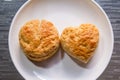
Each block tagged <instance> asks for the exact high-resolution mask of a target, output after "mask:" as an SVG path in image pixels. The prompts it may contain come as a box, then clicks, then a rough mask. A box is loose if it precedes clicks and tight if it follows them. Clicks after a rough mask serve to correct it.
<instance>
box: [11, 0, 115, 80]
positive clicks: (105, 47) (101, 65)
mask: <svg viewBox="0 0 120 80" xmlns="http://www.w3.org/2000/svg"><path fill="white" fill-rule="evenodd" d="M32 19H40V20H41V19H46V20H49V21H51V22H53V23H54V24H55V26H56V27H57V29H58V31H59V34H61V32H62V31H63V29H64V28H65V27H67V26H79V25H80V24H82V23H91V24H95V25H96V26H97V28H98V29H99V33H100V37H99V44H98V47H97V49H96V50H95V54H94V56H93V57H92V59H91V60H90V62H89V63H88V64H81V63H78V62H76V61H75V60H73V59H71V58H70V57H69V56H68V55H66V53H65V52H64V51H63V50H61V49H60V50H59V52H58V53H57V54H56V55H55V56H53V57H52V58H50V59H49V60H46V61H43V62H40V63H38V64H36V65H37V66H36V65H35V64H33V63H32V62H31V61H30V60H28V59H27V58H26V57H25V55H24V53H23V52H22V50H21V48H20V45H19V38H18V33H19V30H20V28H21V27H22V26H23V24H24V23H25V22H27V21H29V20H32ZM113 42H114V40H113V31H112V27H111V24H110V22H109V19H108V17H107V16H106V14H105V12H104V11H103V10H102V9H101V7H100V6H99V5H98V4H97V3H96V2H95V1H92V0H31V1H27V2H26V3H25V4H24V5H23V6H22V7H21V8H20V9H19V11H18V12H17V14H16V16H15V17H14V19H13V21H12V24H11V27H10V32H9V50H10V55H11V58H12V61H13V63H14V65H15V67H16V68H17V70H18V71H19V73H20V74H21V75H22V76H23V77H24V78H25V79H26V80H88V79H89V80H95V79H97V78H98V77H99V76H100V75H101V73H102V72H103V71H104V69H105V68H106V66H107V65H108V62H109V61H110V58H111V55H112V50H113Z"/></svg>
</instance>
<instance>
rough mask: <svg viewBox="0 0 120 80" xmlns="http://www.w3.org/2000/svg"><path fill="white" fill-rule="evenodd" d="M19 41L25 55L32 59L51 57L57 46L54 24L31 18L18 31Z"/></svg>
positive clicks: (40, 59) (56, 33)
mask: <svg viewBox="0 0 120 80" xmlns="http://www.w3.org/2000/svg"><path fill="white" fill-rule="evenodd" d="M19 42H20V45H21V48H22V49H23V51H24V52H25V55H26V56H27V57H28V58H29V59H31V60H33V61H42V60H45V59H47V58H49V57H51V56H52V55H53V54H55V52H56V51H57V49H58V47H59V36H58V31H57V29H56V28H55V26H54V25H53V24H52V23H51V22H49V21H46V20H41V21H40V20H31V21H29V22H27V23H26V24H25V25H24V26H23V27H22V28H21V30H20V32H19Z"/></svg>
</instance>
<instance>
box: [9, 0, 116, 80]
mask: <svg viewBox="0 0 120 80" xmlns="http://www.w3.org/2000/svg"><path fill="white" fill-rule="evenodd" d="M31 1H32V0H27V1H26V2H25V3H24V4H23V5H22V6H21V7H20V8H19V9H18V11H17V12H16V14H15V16H14V17H13V19H12V22H11V25H10V29H9V35H8V48H9V53H10V58H11V60H12V62H13V64H14V66H15V68H16V69H17V71H18V72H19V73H20V75H21V76H22V77H23V78H24V79H25V80H27V79H28V78H27V77H26V76H25V75H23V72H22V71H21V70H20V69H19V68H18V67H17V64H16V63H15V62H14V60H13V56H12V52H11V48H10V42H11V40H10V37H11V31H12V27H13V24H14V22H15V20H16V18H17V16H18V15H19V13H20V12H21V11H22V9H23V8H24V7H26V6H27V5H28V4H29V3H30V2H31ZM88 1H91V2H92V3H93V4H95V6H96V7H97V8H98V9H99V10H100V11H101V12H102V13H103V15H104V16H105V18H106V20H107V23H108V25H109V28H110V33H111V38H112V40H111V41H112V43H111V44H112V46H111V48H112V50H111V51H110V53H109V56H108V61H106V62H107V63H106V65H105V66H103V69H102V71H100V72H99V73H98V74H97V75H96V77H95V80H96V79H97V78H98V77H99V76H100V75H101V74H102V73H103V72H104V70H105V69H106V68H107V66H108V64H109V62H110V60H111V57H112V53H113V49H114V35H113V29H112V25H111V22H110V20H109V18H108V16H107V14H106V12H105V11H104V10H103V8H102V7H101V6H100V5H99V4H98V3H97V2H96V1H95V0H88Z"/></svg>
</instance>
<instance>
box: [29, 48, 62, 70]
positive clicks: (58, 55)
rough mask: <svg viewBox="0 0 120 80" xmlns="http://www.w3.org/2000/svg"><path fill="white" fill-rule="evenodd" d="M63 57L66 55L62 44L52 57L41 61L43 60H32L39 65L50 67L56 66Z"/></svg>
mask: <svg viewBox="0 0 120 80" xmlns="http://www.w3.org/2000/svg"><path fill="white" fill-rule="evenodd" d="M63 57H64V51H63V49H62V48H61V46H60V48H59V49H58V51H57V52H56V53H55V54H54V55H53V56H52V57H51V58H49V59H47V60H44V61H41V62H35V61H31V62H32V63H33V64H35V65H36V66H38V67H42V68H50V67H52V66H54V65H55V64H57V63H59V62H60V61H61V60H62V59H63Z"/></svg>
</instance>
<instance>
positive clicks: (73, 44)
mask: <svg viewBox="0 0 120 80" xmlns="http://www.w3.org/2000/svg"><path fill="white" fill-rule="evenodd" d="M60 40H61V45H62V47H63V49H64V50H65V51H66V52H67V54H68V55H70V56H71V57H73V58H75V59H77V60H79V61H81V62H83V63H87V62H88V61H89V60H90V58H91V57H92V56H93V54H94V50H95V49H96V47H97V44H98V41H99V31H98V29H97V28H96V26H95V25H93V24H82V25H80V26H78V27H67V28H65V29H64V30H63V32H62V34H61V37H60Z"/></svg>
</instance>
